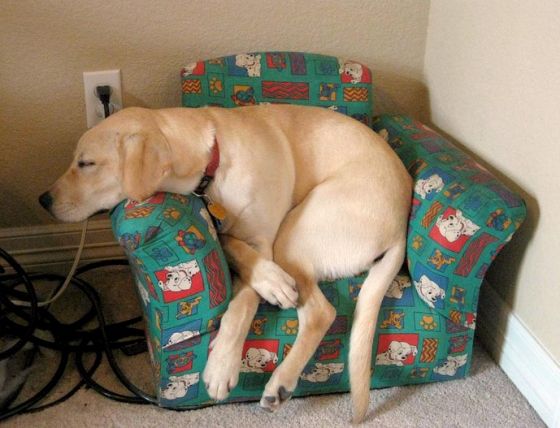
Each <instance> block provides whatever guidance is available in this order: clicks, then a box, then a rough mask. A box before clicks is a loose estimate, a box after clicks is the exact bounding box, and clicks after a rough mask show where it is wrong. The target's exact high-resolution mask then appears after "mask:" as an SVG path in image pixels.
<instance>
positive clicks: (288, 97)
mask: <svg viewBox="0 0 560 428" xmlns="http://www.w3.org/2000/svg"><path fill="white" fill-rule="evenodd" d="M181 76H182V91H183V96H182V104H183V106H184V107H203V106H221V107H239V106H247V105H255V104H260V103H285V104H303V105H313V106H320V107H325V108H331V109H333V110H337V111H339V112H341V113H344V114H347V115H348V116H351V117H353V118H355V119H357V120H359V121H361V122H363V123H365V124H367V125H368V126H370V125H371V123H372V120H371V116H372V111H373V95H372V93H373V90H372V84H371V71H370V70H369V68H367V67H366V66H364V65H362V64H359V63H357V62H356V61H350V60H345V59H340V58H336V57H333V56H326V55H319V54H312V53H302V52H255V53H248V54H237V55H231V56H225V57H221V58H215V59H210V60H206V61H198V62H194V63H192V64H189V65H187V66H185V67H183V69H182V70H181Z"/></svg>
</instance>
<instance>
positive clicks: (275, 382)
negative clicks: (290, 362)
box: [259, 369, 298, 412]
mask: <svg viewBox="0 0 560 428" xmlns="http://www.w3.org/2000/svg"><path fill="white" fill-rule="evenodd" d="M297 381H298V378H297V377H295V378H294V377H293V376H288V377H285V378H284V377H283V376H282V375H281V374H280V372H279V370H278V369H276V370H275V371H274V373H272V377H271V378H270V380H269V381H268V383H267V384H266V386H265V387H264V392H263V395H262V398H261V401H260V403H259V405H260V406H261V407H262V408H263V409H264V410H267V411H269V412H275V411H276V410H278V409H279V408H280V407H282V405H283V404H284V403H285V402H286V401H288V400H289V399H290V398H291V397H292V393H293V392H294V389H295V388H296V386H297Z"/></svg>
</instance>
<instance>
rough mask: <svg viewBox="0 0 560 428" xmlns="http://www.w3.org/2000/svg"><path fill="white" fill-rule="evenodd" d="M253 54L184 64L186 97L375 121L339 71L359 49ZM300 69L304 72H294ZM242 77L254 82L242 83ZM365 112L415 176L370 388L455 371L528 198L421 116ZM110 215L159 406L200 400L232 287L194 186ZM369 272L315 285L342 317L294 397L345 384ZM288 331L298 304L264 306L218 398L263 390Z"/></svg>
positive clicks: (463, 363)
mask: <svg viewBox="0 0 560 428" xmlns="http://www.w3.org/2000/svg"><path fill="white" fill-rule="evenodd" d="M251 55H252V57H249V59H247V58H246V56H244V57H243V58H242V60H237V58H238V55H234V56H230V57H224V58H218V59H214V60H209V61H205V62H198V63H195V64H193V65H192V66H188V67H185V69H184V70H183V73H182V74H183V104H184V105H185V106H191V107H200V106H204V105H210V104H218V105H223V106H225V107H235V106H238V105H244V104H243V103H241V101H243V100H245V101H246V100H250V101H251V103H259V102H298V103H303V104H310V105H322V106H324V107H326V108H334V109H337V110H338V111H341V112H343V113H346V114H349V115H351V116H355V117H356V118H357V119H359V120H362V121H364V122H366V123H371V118H370V112H371V85H370V84H369V82H362V81H359V82H352V75H351V73H352V72H353V71H351V73H350V74H349V75H348V76H346V75H345V71H344V64H345V63H351V64H354V62H352V61H338V59H336V58H333V57H326V56H322V55H313V54H296V53H264V52H263V53H257V54H251ZM251 58H252V59H258V61H259V65H260V66H259V67H255V66H254V65H253V66H252V67H253V69H252V70H249V68H251V67H248V66H240V65H239V64H241V65H243V64H248V63H251ZM336 63H338V65H339V69H338V71H339V73H338V75H335V73H334V71H332V74H328V73H326V72H325V71H324V70H334V68H329V66H328V64H332V67H335V64H336ZM294 64H295V65H294ZM340 64H342V67H340ZM361 67H362V68H361V70H362V76H364V75H366V76H369V77H367V78H365V79H366V80H368V81H371V73H370V71H369V70H368V69H367V68H365V67H364V66H361ZM239 68H241V69H239ZM298 70H300V71H301V70H306V71H307V72H306V74H303V73H299V74H298V73H294V71H298ZM317 70H320V71H321V73H323V74H321V73H319V72H318V71H317ZM364 73H365V74H364ZM327 77H328V78H329V80H327ZM354 80H356V79H354ZM263 82H281V83H282V85H280V87H283V91H287V92H286V93H290V94H292V95H290V96H292V97H294V98H293V99H292V98H287V96H286V95H279V96H278V97H276V98H275V97H272V96H271V95H272V94H274V91H272V90H271V89H270V88H273V87H274V85H272V83H267V84H266V85H265V84H263ZM285 82H291V83H293V82H296V83H306V84H307V88H309V90H308V91H307V92H305V91H302V93H304V94H307V98H297V96H296V95H294V94H296V93H297V91H296V89H297V87H298V86H297V85H296V86H289V85H284V86H283V84H284V83H285ZM322 83H328V84H333V85H334V86H333V90H335V91H336V95H332V93H331V95H330V96H331V97H333V98H332V99H330V100H328V101H326V100H322V99H320V97H321V91H320V88H321V84H322ZM335 84H336V85H338V86H336V85H335ZM353 85H355V86H356V87H357V88H366V89H367V94H368V95H367V102H366V101H360V102H357V101H350V100H349V98H345V93H347V92H348V91H345V89H346V88H352V87H353ZM240 86H248V87H249V89H245V91H246V92H245V93H244V94H241V93H239V90H240ZM213 88H214V89H213ZM294 88H296V89H294ZM301 88H303V86H301ZM212 91H217V92H215V93H212ZM283 91H279V92H278V93H277V94H282V93H283ZM318 98H319V99H318ZM364 99H365V98H364ZM372 125H373V129H374V130H376V131H378V132H381V131H382V132H383V133H386V134H387V136H388V142H389V144H390V145H391V147H393V149H395V151H396V152H397V154H398V155H399V156H400V158H401V159H402V161H403V163H404V164H405V165H406V167H407V168H408V170H409V172H410V174H411V175H412V176H413V177H414V198H413V209H412V213H411V217H410V223H409V233H408V248H407V266H408V269H404V270H403V272H402V273H401V274H400V275H398V276H397V278H395V280H394V281H393V283H392V284H391V287H390V288H389V290H388V292H387V294H386V296H385V299H384V300H383V303H382V307H381V311H380V315H379V319H378V323H377V330H376V335H375V339H374V343H373V348H372V355H373V361H374V367H373V375H372V380H371V387H372V388H377V387H388V386H395V385H406V384H413V383H426V382H433V381H442V380H450V379H456V378H462V377H464V376H466V375H467V373H468V371H469V368H470V364H471V357H472V346H473V338H474V329H475V325H476V307H477V301H478V293H479V289H480V285H481V282H482V279H483V277H484V274H485V273H486V271H487V269H488V267H489V265H490V263H491V262H492V260H493V259H494V258H495V257H496V255H497V254H498V253H499V251H500V250H501V249H502V248H503V246H504V245H505V244H506V243H507V242H509V240H510V239H511V236H512V235H513V233H514V232H515V231H516V230H517V228H518V227H519V226H520V225H521V223H522V222H523V220H524V218H525V215H526V211H525V205H524V202H523V200H522V199H520V198H519V197H518V196H517V195H515V194H514V193H513V192H511V191H510V190H509V189H507V188H506V187H505V186H504V185H503V184H502V183H500V182H499V181H498V180H497V179H496V178H495V177H493V176H492V175H491V174H490V173H489V172H488V171H486V170H485V169H484V168H482V167H481V166H480V165H478V164H477V163H476V162H474V161H473V160H472V159H471V158H469V157H468V156H467V155H466V154H464V153H462V152H461V151H460V150H458V149H457V148H456V147H454V146H453V145H452V144H451V143H449V142H448V141H447V140H445V139H444V138H443V137H441V136H440V135H438V134H437V133H435V132H434V131H432V130H430V129H429V128H427V127H426V126H425V125H423V124H421V123H420V122H417V121H414V120H413V119H411V118H409V117H406V116H388V115H384V116H381V117H378V118H376V119H374V120H373V123H372ZM112 218H113V228H114V231H115V234H116V236H117V237H118V239H119V242H121V244H122V245H123V247H124V248H125V251H126V253H127V254H128V257H129V259H130V261H131V266H132V271H133V274H134V277H135V279H136V282H137V285H138V289H139V292H140V293H139V294H140V296H141V297H142V302H143V304H144V312H145V317H146V320H147V326H148V334H147V336H148V339H149V344H150V346H149V348H150V352H151V356H152V361H153V363H154V367H155V369H156V371H155V376H156V382H157V383H158V384H159V386H160V387H159V391H158V396H159V402H160V405H162V406H165V407H173V408H196V407H200V406H203V405H207V404H211V403H213V402H212V401H211V400H210V399H209V397H208V395H207V393H206V391H205V389H204V386H203V383H202V382H200V376H201V374H202V371H203V370H204V366H205V364H206V359H207V356H208V352H209V351H208V345H209V343H210V341H211V340H212V339H213V337H214V336H215V334H216V332H217V330H216V329H217V328H218V326H219V320H220V317H221V315H222V314H223V312H224V311H225V309H226V307H227V302H228V301H229V299H230V297H231V280H230V277H229V272H228V268H227V265H226V263H225V259H224V257H223V254H222V252H221V249H220V246H219V243H218V242H217V241H216V239H215V230H214V229H213V226H212V224H211V221H210V220H209V217H208V214H207V212H206V210H205V208H204V206H203V203H202V202H201V201H200V200H199V199H198V198H197V197H195V196H193V195H189V196H181V195H172V194H158V195H155V196H154V197H153V198H151V199H150V200H148V201H144V202H143V203H141V204H136V203H134V202H131V201H125V202H123V203H122V204H121V205H119V206H118V207H117V208H116V209H115V211H114V212H113V215H112ZM194 265H196V266H194ZM193 266H194V267H193ZM181 269H182V270H183V272H182V273H180V271H181ZM177 272H179V273H177ZM174 275H176V276H180V275H184V276H189V275H190V277H191V283H190V284H191V285H190V286H189V287H188V290H181V289H180V287H178V288H177V287H175V289H176V290H175V291H173V288H174V286H173V285H172V283H171V282H170V281H172V280H177V278H176V276H174ZM364 278H365V276H364V274H362V275H357V276H355V277H352V278H343V279H340V280H337V281H329V282H322V283H321V284H320V287H321V289H322V290H323V293H324V294H325V296H326V297H327V299H328V300H329V301H330V302H331V303H332V304H333V305H334V306H335V307H336V308H337V317H336V319H335V321H334V323H333V324H332V326H331V327H330V329H329V331H328V332H327V334H326V335H325V337H324V339H323V341H322V342H321V343H320V345H319V347H318V349H317V351H316V352H315V354H314V355H313V357H312V359H311V360H310V362H309V364H308V365H307V367H306V368H305V370H304V372H303V374H302V376H301V378H300V382H299V384H298V387H297V389H296V391H295V392H294V396H304V395H310V394H321V393H329V392H339V391H348V390H349V380H348V372H347V368H346V364H347V357H348V344H349V334H350V326H351V325H352V315H353V311H354V306H355V302H356V299H357V296H358V294H359V291H360V287H361V285H362V283H363V281H364ZM183 287H186V286H185V285H183ZM297 331H298V320H297V314H296V311H295V310H293V309H290V310H280V309H278V308H277V307H274V306H270V305H268V304H266V303H263V304H261V305H260V307H259V311H258V313H257V315H256V317H255V319H254V321H253V323H252V325H251V331H250V332H249V335H248V338H247V340H246V342H245V346H244V348H243V355H242V359H243V363H242V372H241V374H240V379H239V383H238V386H237V387H236V388H234V389H233V391H232V392H231V394H230V397H229V398H228V400H227V402H232V401H248V400H257V399H259V398H260V395H261V393H262V390H263V388H264V385H265V384H266V382H267V381H268V379H269V378H270V374H271V372H272V371H273V370H274V368H275V367H276V366H278V364H280V363H281V362H282V360H283V358H284V357H285V356H286V355H287V353H288V352H289V351H290V349H291V346H292V344H293V342H294V340H295V336H296V334H297ZM254 353H258V354H259V355H261V356H264V357H265V358H266V361H267V363H266V365H265V366H264V367H263V366H259V365H255V364H253V362H252V359H251V355H252V354H254Z"/></svg>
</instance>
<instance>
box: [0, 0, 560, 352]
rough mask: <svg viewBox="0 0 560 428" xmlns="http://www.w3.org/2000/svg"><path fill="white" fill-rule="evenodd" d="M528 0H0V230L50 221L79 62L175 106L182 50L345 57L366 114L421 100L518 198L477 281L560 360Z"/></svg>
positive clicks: (555, 128)
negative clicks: (41, 200)
mask: <svg viewBox="0 0 560 428" xmlns="http://www.w3.org/2000/svg"><path fill="white" fill-rule="evenodd" d="M109 3H110V4H109ZM536 4H537V3H533V2H524V1H511V2H503V1H498V0H495V1H490V2H486V1H484V2H483V1H471V2H465V1H440V0H433V1H432V4H431V10H429V9H430V4H429V2H427V1H416V0H410V1H406V2H405V1H400V2H393V1H390V0H385V1H368V0H363V1H360V0H347V1H344V2H340V1H334V0H332V1H330V0H328V1H322V0H306V1H295V0H293V1H282V2H278V1H275V0H236V1H233V0H228V1H223V0H219V1H218V0H191V1H163V0H161V1H157V2H156V1H152V0H135V1H133V0H130V1H128V2H118V1H111V2H107V1H105V0H73V1H46V0H45V1H31V0H19V1H16V0H3V1H2V2H0V41H1V43H0V61H1V63H2V66H1V67H0V143H1V144H2V147H1V150H0V192H1V195H2V207H1V208H0V228H2V227H13V226H27V225H35V224H43V223H49V222H51V221H52V220H51V219H50V218H48V217H47V216H46V215H45V214H44V213H43V212H42V210H41V209H40V208H39V207H38V204H37V203H36V197H37V195H38V194H39V193H41V192H42V191H43V190H44V189H46V187H47V186H48V185H49V184H50V183H51V182H52V181H53V180H54V178H55V177H56V176H58V175H59V174H60V173H62V171H63V170H64V169H65V168H66V165H67V163H68V162H69V160H70V158H71V154H72V150H73V147H74V145H75V142H76V140H77V138H78V137H79V136H80V135H81V133H82V132H83V131H84V130H85V109H84V106H83V87H82V72H83V71H87V70H99V69H109V68H121V69H122V75H123V89H124V92H125V93H124V97H125V103H126V105H128V106H131V105H142V106H149V107H165V106H175V105H178V104H179V75H178V70H179V68H180V67H181V66H182V65H184V64H185V63H188V62H191V61H193V60H196V59H200V58H209V57H214V56H219V55H225V54H231V53H235V52H242V51H246V50H260V49H262V50H281V49H285V50H303V51H315V52H322V53H326V54H332V55H337V56H347V57H351V58H354V59H356V60H358V61H362V62H364V63H366V64H368V65H370V66H371V67H372V68H373V70H374V80H375V83H376V84H377V89H378V93H377V95H378V97H379V101H380V104H379V105H380V107H379V110H380V111H395V112H406V113H411V114H413V115H415V116H417V117H419V118H421V119H427V118H428V113H429V111H430V110H431V115H432V122H433V124H435V125H436V126H437V127H438V128H440V129H442V130H444V131H445V132H446V133H447V134H449V135H451V136H452V138H453V139H455V141H457V142H459V143H462V144H464V145H465V146H466V147H468V148H469V150H471V151H472V152H474V153H475V154H476V155H477V156H479V157H480V158H482V159H483V160H484V162H485V163H486V165H487V166H489V167H490V168H491V169H493V170H494V171H498V174H499V175H500V177H501V178H503V179H504V180H506V181H507V182H509V183H511V185H512V186H513V187H514V189H516V190H518V191H520V192H521V193H522V194H523V196H524V197H525V199H526V200H527V202H528V204H529V219H528V221H527V224H526V225H525V227H524V228H523V229H522V230H521V231H520V233H519V234H518V235H516V237H515V240H514V242H513V243H512V245H511V246H510V247H507V248H506V250H505V251H504V254H503V255H502V256H501V257H499V258H498V259H497V261H496V265H495V266H494V267H493V268H492V269H491V270H490V272H489V277H490V281H491V282H492V283H493V285H494V286H495V288H497V289H498V291H499V292H500V294H501V295H502V296H503V297H504V298H505V299H506V300H507V301H508V302H509V303H510V304H511V305H512V306H513V309H514V312H515V314H516V315H517V316H518V317H519V318H520V319H521V320H522V321H523V322H524V323H526V324H527V326H528V327H529V329H530V330H531V331H532V332H533V333H534V334H535V336H536V337H537V338H538V339H539V340H540V341H541V342H542V343H543V344H544V345H545V347H546V348H547V349H548V350H549V351H550V352H551V353H552V355H553V356H554V357H555V358H556V359H557V360H558V361H560V335H559V334H558V333H557V331H555V326H558V325H560V315H559V314H560V311H558V310H557V307H558V302H559V301H560V287H559V286H558V283H559V278H560V267H559V266H560V262H558V261H557V258H558V256H559V255H560V247H559V246H560V237H559V235H560V234H559V232H560V230H559V227H558V224H559V223H558V221H557V220H556V213H557V212H559V211H560V202H559V200H560V198H558V196H559V193H560V192H559V186H560V185H559V178H560V177H559V175H560V174H559V173H558V169H557V168H558V165H559V164H560V159H559V158H560V156H559V153H560V152H559V147H560V144H559V143H558V141H557V139H558V136H559V135H560V129H559V127H560V117H559V112H560V105H559V103H560V96H559V94H560V78H559V76H560V56H559V55H560V54H559V50H558V48H559V46H560V39H559V34H560V32H559V31H558V28H560V12H559V6H557V5H558V3H557V2H556V1H554V0H549V1H541V2H539V3H538V6H536ZM428 14H429V15H430V16H429V25H428ZM426 31H428V37H427V39H426ZM424 53H425V54H426V55H425V58H424ZM423 81H425V85H427V86H428V89H429V94H430V95H429V106H428V101H427V95H426V94H427V92H426V89H425V87H424V83H422V82H423Z"/></svg>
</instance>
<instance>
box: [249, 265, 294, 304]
mask: <svg viewBox="0 0 560 428" xmlns="http://www.w3.org/2000/svg"><path fill="white" fill-rule="evenodd" d="M251 287H253V289H254V290H255V291H256V292H257V293H259V295H260V296H261V297H262V298H263V299H264V300H266V301H267V302H268V303H270V304H272V305H278V306H280V307H281V308H282V309H287V308H295V307H296V306H297V302H298V291H297V288H296V281H295V280H294V279H293V278H292V277H291V276H290V275H288V274H287V273H286V272H284V270H283V269H282V268H281V267H280V266H278V265H277V264H276V263H274V262H272V261H270V260H261V261H259V263H257V264H256V265H255V267H254V270H253V272H252V276H251Z"/></svg>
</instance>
